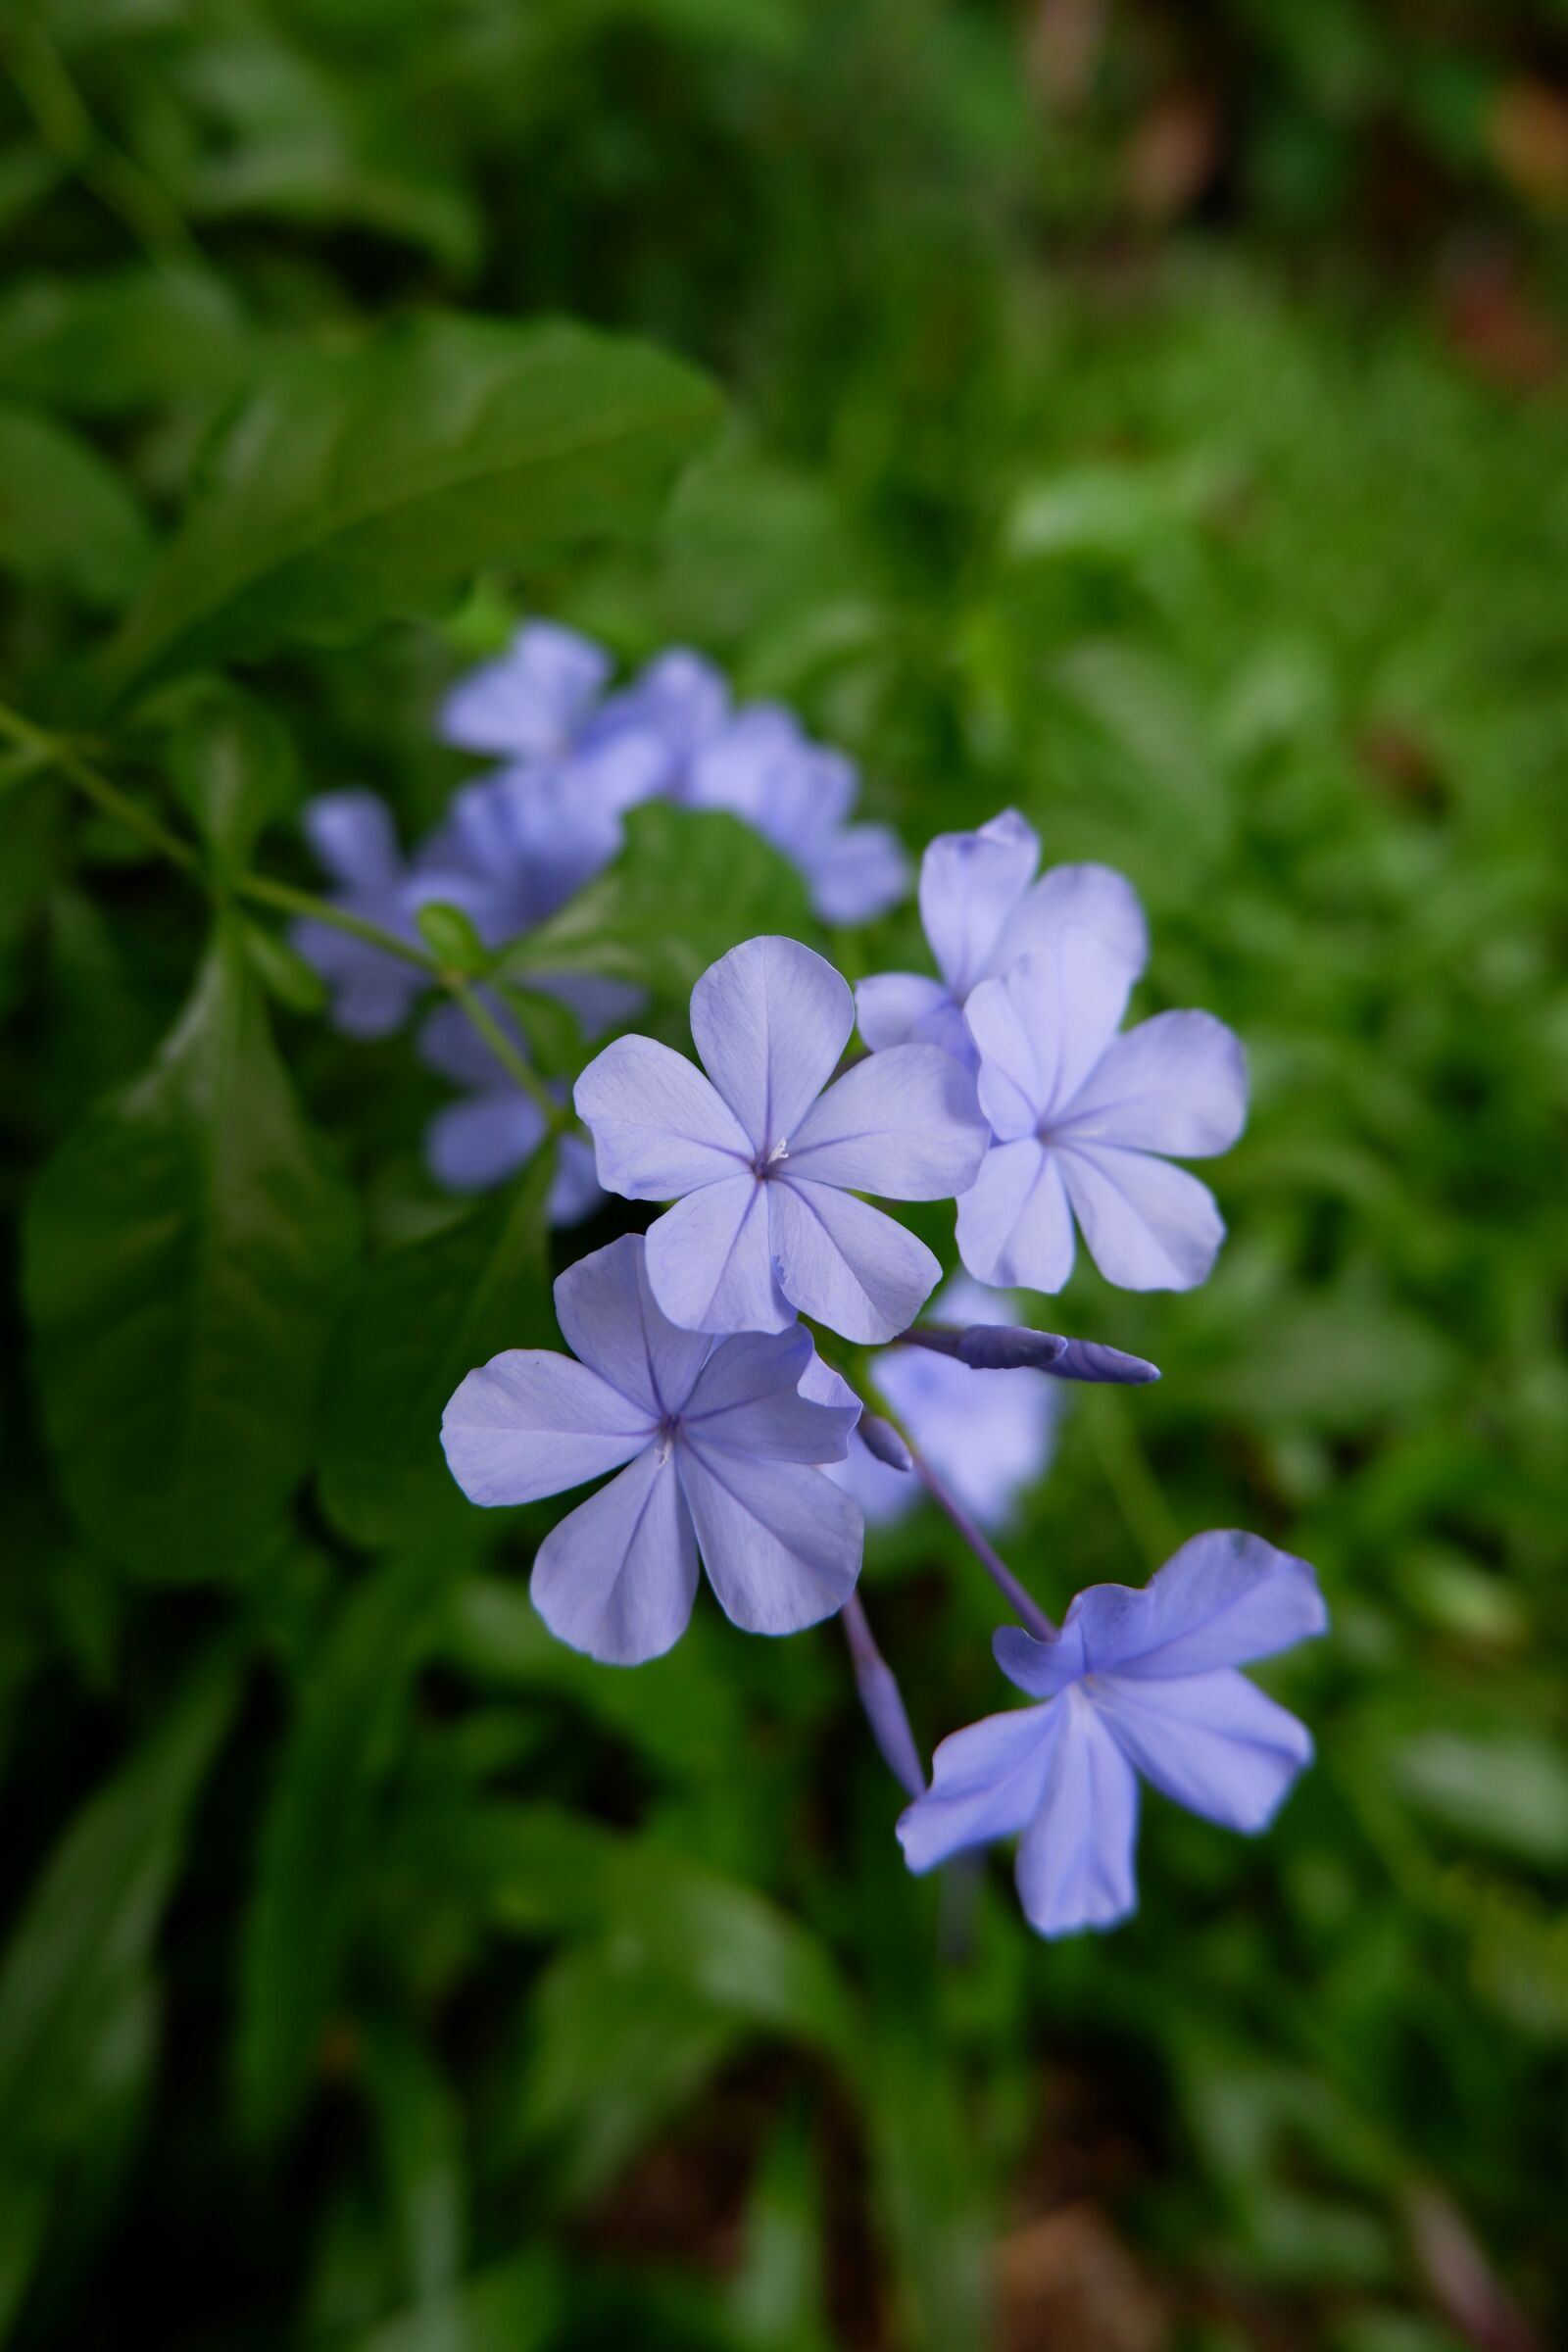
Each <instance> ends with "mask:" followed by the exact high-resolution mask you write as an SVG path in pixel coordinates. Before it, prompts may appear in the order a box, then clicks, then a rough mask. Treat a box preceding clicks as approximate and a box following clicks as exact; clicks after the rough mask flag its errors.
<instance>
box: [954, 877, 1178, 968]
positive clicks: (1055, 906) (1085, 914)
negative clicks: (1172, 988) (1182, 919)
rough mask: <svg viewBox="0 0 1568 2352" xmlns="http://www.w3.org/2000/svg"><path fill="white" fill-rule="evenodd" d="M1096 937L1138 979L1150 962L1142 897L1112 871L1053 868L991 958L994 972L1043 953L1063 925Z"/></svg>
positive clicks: (1026, 898)
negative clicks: (1053, 935) (1040, 952)
mask: <svg viewBox="0 0 1568 2352" xmlns="http://www.w3.org/2000/svg"><path fill="white" fill-rule="evenodd" d="M1065 923H1072V924H1075V925H1076V926H1077V927H1078V929H1079V930H1082V931H1092V932H1093V933H1094V934H1095V936H1096V937H1097V938H1098V939H1100V940H1102V941H1103V943H1104V945H1105V946H1106V947H1107V948H1109V949H1110V951H1111V952H1112V954H1113V955H1115V956H1118V957H1119V958H1120V959H1121V961H1122V962H1124V963H1125V964H1127V965H1128V966H1129V968H1130V970H1131V972H1132V975H1133V978H1134V979H1136V978H1137V977H1138V974H1139V973H1140V972H1141V971H1142V970H1143V968H1144V966H1145V964H1146V963H1147V962H1148V961H1149V925H1148V923H1147V922H1146V921H1145V919H1144V910H1143V907H1141V906H1140V905H1139V903H1138V893H1137V891H1136V890H1134V888H1133V886H1132V884H1131V883H1130V882H1129V881H1128V879H1127V877H1126V875H1125V874H1118V873H1117V872H1116V870H1115V868H1114V867H1113V866H1108V865H1054V866H1053V867H1052V868H1051V870H1050V872H1049V873H1044V874H1042V875H1041V877H1040V879H1039V881H1038V882H1037V883H1035V885H1034V887H1033V888H1032V889H1031V890H1027V891H1025V893H1024V895H1023V897H1022V898H1021V899H1020V900H1019V902H1018V904H1017V906H1016V907H1014V909H1013V911H1012V913H1011V914H1010V915H1009V917H1008V918H1007V921H1006V923H1005V925H1004V927H1003V930H1002V934H1001V936H1000V938H999V939H998V940H997V943H996V945H995V947H994V948H993V950H992V953H991V962H990V965H989V967H988V969H989V971H991V972H1004V971H1005V970H1006V968H1007V966H1008V964H1009V963H1013V962H1015V961H1016V960H1017V958H1018V957H1019V956H1028V955H1032V954H1033V953H1034V952H1035V951H1036V950H1037V949H1039V948H1041V947H1043V946H1044V945H1045V944H1046V942H1047V940H1048V939H1049V937H1050V935H1051V933H1052V932H1053V931H1054V930H1056V929H1058V928H1059V927H1060V926H1061V925H1062V924H1065Z"/></svg>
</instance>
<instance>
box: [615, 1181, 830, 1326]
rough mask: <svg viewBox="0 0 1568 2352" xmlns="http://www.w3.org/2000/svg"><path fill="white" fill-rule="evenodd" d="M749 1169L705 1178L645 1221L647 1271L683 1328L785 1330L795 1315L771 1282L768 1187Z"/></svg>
mask: <svg viewBox="0 0 1568 2352" xmlns="http://www.w3.org/2000/svg"><path fill="white" fill-rule="evenodd" d="M768 1190H769V1188H768V1187H767V1186H766V1185H764V1184H760V1183H759V1182H758V1180H757V1178H756V1177H755V1176H753V1175H752V1174H751V1172H750V1171H749V1170H748V1172H747V1174H746V1175H744V1176H734V1177H731V1178H729V1179H728V1180H727V1181H726V1182H725V1183H723V1184H708V1185H704V1186H703V1188H702V1189H701V1191H699V1192H695V1193H689V1194H688V1195H687V1197H686V1199H685V1200H684V1201H676V1203H675V1205H674V1207H673V1208H666V1209H665V1211H664V1213H663V1215H662V1217H660V1218H658V1219H657V1220H656V1221H655V1223H654V1224H652V1225H651V1226H650V1227H649V1229H648V1236H647V1239H648V1279H649V1282H650V1283H651V1284H652V1286H653V1293H654V1297H655V1298H656V1299H658V1301H659V1303H660V1305H661V1306H662V1308H663V1310H664V1312H665V1314H666V1315H668V1317H669V1319H670V1321H671V1322H672V1323H679V1324H680V1325H681V1326H682V1327H683V1328H684V1329H685V1330H687V1331H784V1330H786V1329H787V1328H788V1326H789V1325H790V1324H791V1323H793V1322H794V1320H795V1316H794V1312H793V1310H792V1308H791V1307H790V1305H789V1303H788V1301H787V1300H786V1299H785V1298H784V1297H783V1294H782V1293H781V1292H780V1290H779V1287H778V1282H777V1279H776V1276H775V1272H774V1266H773V1245H772V1241H771V1239H770V1236H769V1218H768V1204H767V1194H768Z"/></svg>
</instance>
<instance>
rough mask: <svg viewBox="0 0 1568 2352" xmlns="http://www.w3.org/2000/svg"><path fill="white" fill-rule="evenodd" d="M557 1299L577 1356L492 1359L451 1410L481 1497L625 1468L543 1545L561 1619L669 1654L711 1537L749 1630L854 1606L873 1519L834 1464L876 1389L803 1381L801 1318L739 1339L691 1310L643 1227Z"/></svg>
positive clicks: (637, 1655) (567, 1626)
mask: <svg viewBox="0 0 1568 2352" xmlns="http://www.w3.org/2000/svg"><path fill="white" fill-rule="evenodd" d="M556 1313H557V1316H558V1318H559V1320H560V1323H561V1328H562V1331H563V1333H564V1335H565V1338H566V1341H567V1344H568V1346H569V1347H570V1348H572V1350H573V1354H572V1355H570V1356H567V1355H559V1354H556V1353H553V1352H550V1351H547V1350H545V1349H542V1348H512V1349H510V1350H508V1352H507V1353H505V1354H503V1355H498V1356H494V1357H492V1359H491V1361H490V1362H489V1363H488V1364H485V1365H483V1366H482V1367H481V1368H480V1369H479V1370H478V1371H476V1372H470V1373H469V1374H468V1375H467V1377H466V1379H465V1380H464V1381H463V1382H461V1383H460V1385H459V1387H458V1389H457V1392H456V1394H455V1395H454V1396H453V1397H452V1400H451V1402H450V1403H449V1404H448V1406H447V1409H446V1414H445V1417H444V1419H443V1421H442V1425H441V1442H442V1444H443V1446H445V1448H446V1456H447V1460H448V1462H449V1463H450V1465H451V1468H452V1472H453V1475H454V1477H455V1478H456V1479H457V1481H458V1484H459V1485H460V1486H461V1487H462V1489H463V1491H464V1493H465V1494H466V1495H467V1496H468V1497H469V1498H470V1500H471V1501H474V1502H479V1503H517V1502H532V1501H534V1500H536V1499H537V1498H538V1497H540V1496H541V1495H559V1494H561V1493H562V1492H563V1491H564V1489H566V1488H568V1487H576V1486H581V1485H582V1484H583V1482H584V1481H585V1480H587V1479H590V1478H598V1477H600V1476H602V1474H603V1473H604V1472H605V1471H607V1470H616V1471H618V1472H619V1476H618V1477H616V1478H613V1479H612V1480H611V1481H610V1483H609V1485H608V1486H605V1487H602V1488H601V1489H600V1490H599V1492H598V1493H597V1494H595V1495H590V1496H589V1498H588V1500H587V1501H586V1502H583V1503H579V1504H578V1505H577V1507H576V1509H575V1510H573V1511H571V1512H570V1513H568V1515H567V1516H566V1517H565V1518H564V1519H563V1520H562V1521H561V1522H560V1524H559V1526H557V1527H555V1528H554V1529H552V1531H551V1533H550V1534H549V1535H548V1536H547V1537H546V1538H545V1540H544V1542H543V1543H542V1544H540V1546H539V1550H538V1552H537V1554H536V1555H535V1559H534V1567H533V1581H532V1585H531V1588H530V1589H531V1591H532V1593H533V1599H534V1605H535V1607H536V1608H537V1609H538V1611H539V1614H540V1616H541V1617H542V1618H543V1619H544V1621H545V1623H546V1624H547V1625H548V1626H549V1628H550V1630H551V1632H552V1633H554V1634H556V1635H557V1636H559V1638H560V1639H561V1640H562V1641H563V1642H569V1643H570V1645H571V1646H572V1648H574V1649H581V1650H586V1651H587V1652H588V1654H589V1655H590V1656H591V1657H595V1658H600V1659H603V1660H605V1661H607V1662H608V1663H611V1664H613V1665H622V1666H634V1665H638V1664H640V1663H641V1662H642V1661H643V1660H644V1659H647V1658H655V1657H658V1656H659V1655H660V1654H661V1653H662V1651H664V1650H666V1649H668V1648H669V1647H670V1645H671V1643H672V1642H677V1641H678V1640H679V1639H680V1636H681V1635H682V1633H684V1631H685V1629H686V1624H687V1620H688V1619H689V1617H690V1616H691V1611H692V1602H693V1600H694V1598H695V1597H696V1593H697V1566H698V1556H699V1554H701V1557H702V1563H703V1565H704V1567H705V1568H706V1569H707V1571H708V1578H709V1582H710V1583H711V1586H712V1588H713V1591H714V1592H715V1593H716V1594H717V1595H718V1599H719V1604H720V1606H721V1607H722V1608H723V1610H724V1612H725V1614H726V1616H728V1617H730V1618H732V1619H733V1621H734V1622H735V1624H737V1625H739V1626H743V1627H745V1629H746V1630H747V1631H748V1632H749V1633H758V1634H793V1633H798V1632H800V1631H801V1629H802V1628H803V1627H805V1626H808V1625H815V1624H816V1623H817V1622H818V1620H819V1619H821V1618H823V1617H828V1616H831V1615H832V1614H833V1612H834V1611H835V1610H836V1609H840V1608H842V1607H843V1605H844V1603H845V1601H846V1600H847V1599H848V1598H849V1596H850V1594H851V1593H852V1592H853V1591H854V1589H855V1581H856V1578H857V1576H858V1574H859V1568H860V1550H861V1543H862V1537H863V1528H862V1524H861V1519H860V1514H859V1512H858V1510H857V1508H856V1506H855V1504H854V1503H853V1502H852V1501H851V1500H850V1498H849V1496H848V1495H845V1494H844V1493H843V1492H842V1490H841V1489H840V1488H838V1487H836V1486H834V1485H833V1483H832V1482H831V1480H829V1479H828V1478H827V1477H826V1476H825V1475H824V1474H823V1472H822V1471H821V1470H820V1469H819V1468H817V1467H815V1465H817V1464H819V1463H822V1462H826V1461H833V1460H838V1459H842V1457H843V1454H844V1450H845V1447H846V1446H847V1445H848V1442H849V1435H850V1431H851V1429H852V1428H853V1427H854V1425H855V1421H856V1418H857V1415H858V1406H857V1405H856V1404H855V1403H854V1402H853V1401H851V1402H848V1403H840V1404H817V1403H812V1402H810V1401H809V1400H808V1399H807V1398H806V1397H802V1396H801V1395H800V1394H799V1393H798V1383H799V1381H800V1378H801V1375H802V1373H803V1372H804V1371H805V1369H806V1367H807V1365H808V1363H809V1361H810V1357H811V1343H810V1340H809V1337H808V1335H807V1333H806V1332H805V1331H804V1330H803V1329H802V1328H801V1327H800V1325H799V1324H797V1325H795V1326H794V1328H793V1329H791V1330H789V1331H787V1332H783V1333H776V1334H768V1333H761V1332H753V1333H748V1334H745V1335H744V1336H741V1337H738V1338H733V1339H726V1340H714V1339H713V1338H712V1337H711V1336H710V1335H708V1334H706V1333H701V1332H692V1331H688V1330H684V1329H682V1328H680V1327H679V1326H678V1325H676V1324H673V1323H671V1322H670V1321H669V1319H668V1317H667V1316H666V1315H664V1314H663V1313H662V1312H661V1309H660V1306H659V1303H658V1301H657V1299H655V1298H654V1296H653V1293H652V1291H651V1289H650V1287H649V1282H648V1269H647V1264H646V1260H645V1254H644V1248H643V1243H642V1240H641V1238H640V1237H639V1236H637V1235H635V1234H627V1235H624V1236H623V1237H622V1238H621V1239H620V1240H619V1241H617V1242H612V1243H611V1244H610V1246H609V1248H608V1249H604V1250H595V1251H594V1252H593V1253H592V1255H591V1256H588V1257H585V1258H581V1259H579V1261H578V1263H577V1264H576V1265H574V1266H570V1267H568V1268H567V1270H566V1272H565V1273H564V1274H563V1275H562V1276H561V1278H560V1280H559V1281H558V1282H557V1284H556ZM574 1358H575V1360H573V1359H574Z"/></svg>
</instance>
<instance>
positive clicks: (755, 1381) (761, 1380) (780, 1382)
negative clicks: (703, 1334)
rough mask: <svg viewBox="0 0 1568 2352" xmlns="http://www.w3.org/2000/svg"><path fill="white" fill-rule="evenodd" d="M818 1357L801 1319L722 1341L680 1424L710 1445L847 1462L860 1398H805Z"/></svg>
mask: <svg viewBox="0 0 1568 2352" xmlns="http://www.w3.org/2000/svg"><path fill="white" fill-rule="evenodd" d="M815 1361H816V1358H815V1357H814V1356H813V1354H812V1350H811V1342H810V1336H809V1333H808V1332H806V1331H804V1330H803V1329H802V1327H801V1326H800V1324H798V1323H797V1324H795V1325H793V1326H792V1328H791V1329H790V1330H788V1331H783V1332H758V1331H754V1332H744V1333H742V1334H740V1335H739V1336H738V1337H737V1338H735V1339H729V1340H722V1341H720V1343H719V1345H718V1346H717V1347H716V1348H714V1350H713V1352H712V1354H711V1356H710V1358H709V1360H708V1362H707V1364H706V1365H705V1366H704V1368H703V1371H702V1374H701V1376H700V1377H699V1379H698V1381H697V1383H696V1385H695V1387H694V1388H693V1390H692V1393H691V1395H690V1397H688V1398H687V1400H686V1403H685V1406H684V1407H683V1408H682V1411H681V1427H682V1429H683V1430H684V1431H685V1433H686V1435H687V1436H688V1437H689V1438H690V1439H691V1441H692V1443H693V1444H694V1445H699V1446H702V1447H703V1448H705V1449H709V1448H711V1447H714V1446H717V1447H720V1448H721V1449H723V1450H726V1451H728V1452H732V1453H733V1452H740V1453H745V1454H749V1455H754V1456H757V1457H759V1458H761V1457H764V1456H765V1457H766V1458H767V1459H768V1460H770V1461H775V1462H812V1463H817V1464H821V1463H824V1462H832V1461H841V1460H842V1459H843V1457H844V1455H845V1453H846V1451H847V1450H848V1447H849V1439H850V1432H851V1430H852V1429H854V1427H855V1424H856V1422H857V1421H858V1419H859V1417H860V1408H859V1404H858V1401H856V1400H852V1401H850V1402H849V1403H848V1404H840V1403H827V1402H822V1403H817V1402H815V1401H814V1400H813V1399H812V1398H810V1397H805V1396H803V1395H802V1394H801V1393H800V1388H799V1384H800V1382H801V1381H802V1380H803V1379H804V1378H805V1377H806V1374H807V1370H808V1367H809V1365H810V1364H812V1363H813V1362H815Z"/></svg>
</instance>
